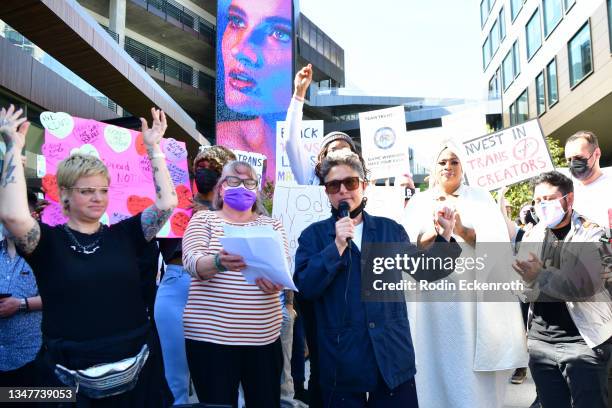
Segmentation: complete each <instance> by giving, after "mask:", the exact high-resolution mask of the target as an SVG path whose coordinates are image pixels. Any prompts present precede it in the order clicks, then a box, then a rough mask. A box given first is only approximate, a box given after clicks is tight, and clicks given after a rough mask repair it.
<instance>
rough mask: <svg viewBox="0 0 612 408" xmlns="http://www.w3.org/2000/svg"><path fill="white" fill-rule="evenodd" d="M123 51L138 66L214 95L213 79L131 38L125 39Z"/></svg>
mask: <svg viewBox="0 0 612 408" xmlns="http://www.w3.org/2000/svg"><path fill="white" fill-rule="evenodd" d="M125 51H126V52H127V53H128V54H129V55H130V56H131V57H132V58H133V59H134V60H135V61H136V62H138V63H139V64H140V65H142V66H144V67H146V68H149V69H152V70H154V71H157V72H159V73H160V74H162V75H164V77H169V78H173V79H175V80H177V81H180V82H182V83H184V84H189V85H191V86H193V87H194V88H198V89H200V90H202V91H204V92H207V93H214V89H215V79H214V78H213V77H211V76H210V75H208V74H206V73H204V72H202V71H198V70H196V69H194V68H193V67H191V66H189V65H187V64H185V63H183V62H180V61H177V60H176V59H174V58H172V57H170V56H168V55H165V54H163V53H161V52H159V51H157V50H154V49H153V48H151V47H149V46H147V45H145V44H143V43H141V42H138V41H136V40H134V39H133V38H130V37H125Z"/></svg>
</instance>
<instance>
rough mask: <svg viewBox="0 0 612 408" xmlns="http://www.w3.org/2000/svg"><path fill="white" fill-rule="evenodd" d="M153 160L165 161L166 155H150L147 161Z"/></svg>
mask: <svg viewBox="0 0 612 408" xmlns="http://www.w3.org/2000/svg"><path fill="white" fill-rule="evenodd" d="M153 159H166V155H165V154H163V153H153V154H152V155H150V156H149V160H153Z"/></svg>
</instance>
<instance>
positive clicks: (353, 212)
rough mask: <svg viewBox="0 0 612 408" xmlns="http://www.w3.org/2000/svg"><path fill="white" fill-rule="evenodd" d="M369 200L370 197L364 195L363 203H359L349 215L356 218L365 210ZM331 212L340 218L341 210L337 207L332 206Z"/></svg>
mask: <svg viewBox="0 0 612 408" xmlns="http://www.w3.org/2000/svg"><path fill="white" fill-rule="evenodd" d="M367 202H368V198H367V197H363V200H361V204H359V206H358V207H357V208H355V209H354V210H353V211H351V212H350V214H349V216H350V217H351V218H355V217H357V216H358V215H359V214H361V212H362V211H363V209H364V208H365V206H366V203H367ZM331 212H332V215H333V216H334V218H336V219H337V218H340V214H339V213H340V211H338V209H337V208H334V207H332V208H331Z"/></svg>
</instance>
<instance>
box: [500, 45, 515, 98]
mask: <svg viewBox="0 0 612 408" xmlns="http://www.w3.org/2000/svg"><path fill="white" fill-rule="evenodd" d="M502 80H503V81H504V91H506V89H508V87H509V86H510V84H511V83H512V81H514V61H513V58H512V50H510V51H508V54H506V57H505V58H504V61H503V62H502Z"/></svg>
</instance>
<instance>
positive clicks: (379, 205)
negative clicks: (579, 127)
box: [272, 184, 404, 273]
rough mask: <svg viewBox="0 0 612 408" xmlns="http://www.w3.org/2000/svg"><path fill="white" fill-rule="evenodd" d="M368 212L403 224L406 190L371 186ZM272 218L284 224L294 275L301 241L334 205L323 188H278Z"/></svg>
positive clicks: (290, 266) (302, 186)
mask: <svg viewBox="0 0 612 408" xmlns="http://www.w3.org/2000/svg"><path fill="white" fill-rule="evenodd" d="M365 192H366V194H365V195H366V197H368V204H367V205H366V211H367V212H368V214H371V215H378V216H381V217H388V218H392V219H394V220H395V221H397V222H400V220H401V217H402V214H403V205H404V198H403V195H402V190H401V189H397V188H395V187H390V186H368V187H367V188H366V191H365ZM272 216H273V217H274V218H276V219H278V220H280V222H281V223H282V224H283V227H284V228H285V232H286V233H287V241H288V242H289V256H290V258H291V260H290V264H289V270H290V271H291V273H293V272H294V267H295V263H294V260H295V259H294V258H295V251H296V250H297V247H298V238H299V237H300V234H301V233H302V231H304V229H306V227H308V226H309V225H310V224H313V223H315V222H317V221H321V220H325V219H327V218H329V217H330V216H331V206H330V204H329V200H328V198H327V194H326V193H325V189H324V187H322V186H305V185H294V186H292V185H283V184H277V185H276V186H275V188H274V198H273V206H272Z"/></svg>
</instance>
